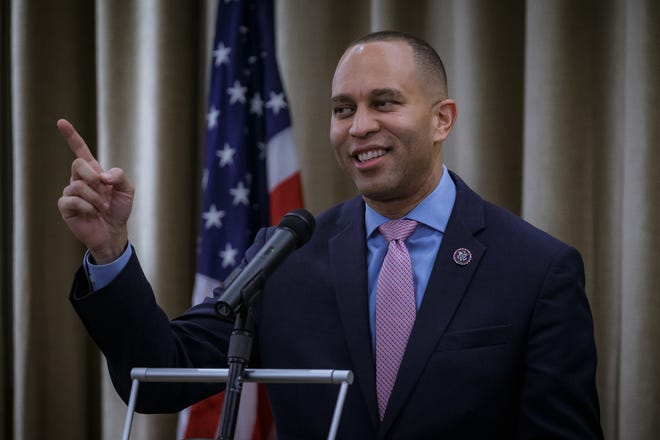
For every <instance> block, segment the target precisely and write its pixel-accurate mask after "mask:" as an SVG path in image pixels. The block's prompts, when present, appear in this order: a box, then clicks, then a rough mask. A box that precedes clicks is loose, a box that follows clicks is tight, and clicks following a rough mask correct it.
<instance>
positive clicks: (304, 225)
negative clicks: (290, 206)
mask: <svg viewBox="0 0 660 440" xmlns="http://www.w3.org/2000/svg"><path fill="white" fill-rule="evenodd" d="M277 226H278V227H279V228H285V229H288V230H290V231H291V232H293V235H294V236H295V237H296V249H297V248H299V247H300V246H302V245H303V244H305V243H307V242H308V241H309V239H310V238H311V236H312V233H313V232H314V227H315V226H316V220H314V216H313V215H312V214H310V213H309V211H307V210H305V209H294V210H293V211H291V212H288V213H287V214H285V215H284V217H282V220H280V223H279V224H278V225H277Z"/></svg>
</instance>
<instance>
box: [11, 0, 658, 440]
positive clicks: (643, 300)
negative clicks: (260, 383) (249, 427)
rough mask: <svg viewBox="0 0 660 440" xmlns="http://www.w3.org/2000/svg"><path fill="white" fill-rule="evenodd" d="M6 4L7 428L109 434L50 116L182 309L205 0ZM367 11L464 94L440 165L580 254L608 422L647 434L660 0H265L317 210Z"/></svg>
mask: <svg viewBox="0 0 660 440" xmlns="http://www.w3.org/2000/svg"><path fill="white" fill-rule="evenodd" d="M223 1H224V0H223ZM0 5H1V9H0V35H1V38H2V42H1V45H0V61H1V62H0V74H1V75H2V77H1V78H0V82H1V87H0V121H1V126H0V139H2V151H1V152H0V158H1V160H2V162H1V164H0V184H1V187H0V201H1V203H2V204H1V208H0V214H1V215H0V248H1V250H2V251H1V253H0V276H1V277H2V278H1V279H0V284H1V285H2V301H0V350H2V351H1V355H2V361H1V363H0V395H1V396H2V398H1V399H0V437H3V438H16V439H41V438H67V439H71V440H77V439H81V440H82V439H90V438H103V439H108V440H109V439H116V438H120V434H121V429H122V426H123V417H124V415H125V406H124V404H123V403H122V402H121V401H119V399H118V398H117V397H116V395H115V393H114V390H113V389H112V387H111V385H110V384H109V381H108V379H107V373H106V367H105V362H104V360H103V359H102V358H101V356H100V354H99V352H98V350H97V349H96V348H95V347H94V345H93V344H92V343H91V341H90V339H89V338H88V337H87V335H86V333H85V331H84V329H83V327H82V325H81V324H80V323H79V321H78V319H77V317H76V316H75V314H74V312H73V310H72V308H71V306H70V305H69V303H68V299H67V294H68V290H69V287H70V283H71V280H72V275H73V272H74V271H75V270H76V268H77V267H78V266H79V264H80V262H81V259H82V254H83V251H84V249H83V248H82V247H81V245H80V244H79V243H77V242H76V241H75V239H73V238H72V236H71V235H70V234H69V233H68V230H67V229H66V226H65V225H64V224H63V222H62V221H61V219H60V217H59V213H58V211H57V199H58V198H59V196H60V194H61V191H62V188H63V187H64V186H65V185H66V184H67V182H68V179H69V170H70V163H71V160H72V155H71V153H70V151H69V149H68V147H67V145H66V143H65V142H64V141H63V140H62V139H61V138H60V137H59V135H58V133H57V130H56V127H55V122H56V120H57V119H58V118H60V117H66V118H68V119H70V120H71V121H72V122H73V123H74V124H75V125H76V126H77V128H78V129H79V131H80V132H81V134H82V135H83V137H85V138H86V139H87V141H88V142H89V144H90V146H91V147H92V150H93V151H94V152H95V153H96V154H97V155H98V156H97V157H98V158H99V160H100V162H101V164H102V165H103V166H105V167H111V166H119V167H122V168H124V169H125V170H126V172H127V173H128V174H129V175H130V176H131V178H132V180H133V181H134V183H135V185H136V188H137V194H136V199H135V206H134V209H133V214H132V217H131V222H130V239H131V241H132V242H133V243H134V244H135V247H136V249H137V252H138V254H139V256H140V259H141V261H142V263H143V265H144V269H145V272H146V273H147V275H148V277H149V279H150V280H151V282H152V284H153V286H154V288H155V290H156V292H157V296H158V301H159V303H160V304H161V305H162V306H163V308H164V309H165V311H166V312H167V313H168V315H169V316H175V315H176V314H178V313H180V312H182V311H183V310H185V308H186V307H187V306H188V305H189V304H190V298H191V293H192V282H193V274H194V270H195V243H196V236H197V226H198V223H199V199H200V196H201V184H200V181H201V178H200V177H201V176H200V174H201V172H200V171H201V152H202V145H203V133H204V126H205V110H204V109H205V101H206V92H205V91H206V84H207V76H208V74H207V71H208V63H209V60H210V44H211V39H212V32H213V31H212V29H211V28H212V24H213V19H214V17H215V3H214V1H213V0H205V1H179V0H133V1H130V0H121V1H103V0H96V1H89V0H60V1H58V2H49V1H45V0H0ZM381 29H397V30H403V31H408V32H411V33H414V34H417V35H419V36H421V37H424V38H426V39H427V40H428V41H429V42H431V43H432V44H433V45H434V46H435V47H436V49H438V51H439V53H440V55H441V56H442V57H443V59H444V61H445V64H446V66H447V71H448V76H449V91H450V95H451V96H452V97H453V98H455V99H456V101H457V103H458V108H459V118H458V122H457V124H456V127H455V131H454V133H453V134H452V135H451V136H450V139H449V140H448V141H447V142H446V144H445V147H444V151H445V159H446V163H447V165H448V166H449V168H451V169H453V170H455V171H457V172H458V173H459V174H460V175H461V176H462V177H463V178H464V179H465V180H466V181H467V182H468V184H470V185H471V186H472V187H473V188H475V189H476V190H477V191H478V192H480V193H481V194H482V195H483V196H484V197H485V198H487V199H490V200H492V201H494V202H496V203H498V204H500V205H503V206H505V207H507V208H508V209H510V210H512V211H514V212H516V213H517V214H519V215H521V216H522V217H524V218H525V219H527V220H529V221H530V222H532V223H533V224H535V225H537V226H539V227H541V228H542V229H545V230H547V231H548V232H550V233H552V234H554V235H556V236H558V237H559V238H561V239H563V240H564V241H566V242H568V243H570V244H572V245H574V246H576V247H577V248H578V249H579V250H580V251H581V252H582V255H583V257H584V259H585V264H586V272H587V283H588V284H587V290H588V296H589V300H590V303H591V306H592V311H593V314H594V319H595V326H596V338H597V345H598V354H599V370H598V386H599V393H600V399H601V414H602V423H603V428H604V431H605V434H606V438H608V439H617V440H628V439H640V440H647V439H648V440H651V439H655V438H657V435H658V433H660V418H658V414H660V374H658V371H660V319H659V318H660V295H659V294H660V270H658V267H659V266H658V264H659V261H660V238H659V237H660V221H658V217H659V215H660V169H659V167H658V165H660V147H659V144H660V96H659V94H660V2H657V1H655V0H584V1H580V2H577V1H571V0H556V1H540V0H526V1H525V0H517V1H516V0H509V1H504V0H502V1H497V2H493V1H489V0H471V1H468V0H437V1H433V0H427V1H422V0H418V1H414V0H406V1H395V0H389V1H385V0H383V1H378V0H372V1H367V0H362V1H359V0H319V1H315V2H309V1H306V0H279V1H278V0H276V35H277V49H278V56H279V64H280V70H281V73H282V77H283V81H284V84H285V88H286V89H287V93H288V96H289V104H290V110H291V114H292V119H293V128H294V133H295V138H296V145H297V146H298V157H299V159H300V161H301V169H302V177H303V186H304V192H305V202H306V206H307V207H308V209H310V210H311V211H312V212H313V213H315V214H317V213H319V212H321V211H322V210H323V209H325V208H327V207H329V206H331V205H332V204H335V203H337V202H339V201H341V200H343V199H345V198H348V197H351V196H353V195H354V194H355V191H354V188H353V186H352V184H351V183H350V181H348V179H347V178H346V177H345V176H344V175H343V174H341V172H340V171H339V170H338V168H337V167H336V166H335V164H334V156H333V154H332V151H331V147H330V144H329V140H328V132H329V122H330V109H329V97H330V82H331V78H332V74H333V70H334V67H335V64H336V62H337V60H338V58H339V56H340V55H341V53H342V52H343V49H344V48H345V46H346V44H347V43H349V42H350V41H351V40H352V39H354V38H356V37H358V36H360V35H362V34H365V33H367V32H369V31H372V30H381ZM175 425H176V416H175V415H161V416H139V417H138V418H137V419H136V420H135V422H134V430H133V435H132V437H131V438H134V439H156V438H158V439H163V438H174V432H175Z"/></svg>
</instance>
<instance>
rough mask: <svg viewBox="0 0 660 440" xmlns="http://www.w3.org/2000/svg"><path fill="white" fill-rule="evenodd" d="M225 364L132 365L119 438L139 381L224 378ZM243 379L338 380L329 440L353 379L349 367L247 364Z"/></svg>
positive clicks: (125, 436)
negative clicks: (253, 366) (322, 367)
mask: <svg viewBox="0 0 660 440" xmlns="http://www.w3.org/2000/svg"><path fill="white" fill-rule="evenodd" d="M228 375H229V369H227V368H133V369H132V370H131V379H132V380H133V384H132V385H131V395H130V397H129V400H128V408H127V411H126V419H125V421H124V433H123V435H122V440H128V439H129V436H130V435H131V425H132V424H133V414H134V413H135V405H136V403H137V394H138V388H139V384H140V382H207V383H208V382H227V377H228ZM242 381H243V382H260V383H307V384H339V385H340V387H339V395H338V396H337V402H336V403H335V410H334V413H333V415H332V421H331V423H330V431H329V432H328V440H334V439H335V437H336V436H337V428H338V427H339V420H340V419H341V412H342V409H343V407H344V401H345V400H346V393H347V391H348V386H349V385H350V384H352V383H353V372H352V371H350V370H289V369H264V368H261V369H259V368H247V369H245V373H244V375H243V377H242Z"/></svg>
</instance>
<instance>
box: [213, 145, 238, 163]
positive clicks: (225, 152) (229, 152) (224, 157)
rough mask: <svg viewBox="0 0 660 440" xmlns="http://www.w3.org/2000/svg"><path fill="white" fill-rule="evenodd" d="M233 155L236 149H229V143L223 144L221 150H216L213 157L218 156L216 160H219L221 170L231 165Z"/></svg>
mask: <svg viewBox="0 0 660 440" xmlns="http://www.w3.org/2000/svg"><path fill="white" fill-rule="evenodd" d="M234 154H236V149H235V148H231V146H229V143H227V142H225V145H224V147H223V148H222V150H218V151H216V152H215V155H216V156H218V159H220V161H219V166H220V168H223V167H225V166H227V165H233V164H234Z"/></svg>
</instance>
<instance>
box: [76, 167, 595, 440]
mask: <svg viewBox="0 0 660 440" xmlns="http://www.w3.org/2000/svg"><path fill="white" fill-rule="evenodd" d="M452 178H453V180H454V181H455V183H456V186H457V196H456V202H455V205H454V209H453V211H452V214H451V217H450V219H449V223H448V225H447V229H446V232H445V235H444V238H443V240H442V244H441V246H440V249H439V251H438V255H437V257H436V260H435V264H434V268H433V272H432V274H431V276H430V279H429V283H428V287H427V290H426V293H425V296H424V300H423V302H422V304H421V306H420V309H419V311H418V314H417V318H416V321H415V324H414V327H413V330H412V333H411V336H410V341H409V343H408V346H407V348H406V352H405V354H404V357H403V360H402V363H401V367H400V371H399V375H398V377H397V380H396V383H395V385H394V389H393V391H392V394H391V397H390V402H389V405H388V408H387V410H386V413H385V415H384V418H383V420H382V421H379V420H378V411H377V404H376V388H375V367H374V356H373V352H372V343H371V336H370V331H369V319H368V308H367V269H366V237H365V227H364V202H363V201H362V200H361V199H360V198H355V199H353V200H350V201H348V202H346V203H343V204H340V205H337V206H335V207H333V208H331V209H329V210H328V211H326V212H324V213H323V214H321V215H319V216H318V217H317V227H316V231H315V233H314V234H313V236H312V238H311V240H310V241H309V242H308V243H307V244H306V245H304V246H303V247H302V248H300V249H299V250H297V251H295V252H294V253H292V254H291V255H290V256H289V257H287V258H286V259H285V260H284V262H283V263H282V264H281V266H280V267H279V268H278V269H277V270H276V271H275V272H274V273H273V274H272V275H271V276H270V278H269V279H268V280H267V283H266V286H265V289H264V291H263V293H262V294H261V295H260V296H259V297H258V298H257V299H256V300H255V303H254V314H255V318H256V323H257V337H256V340H255V347H254V353H253V358H252V362H251V365H250V366H251V367H262V368H330V369H349V370H352V371H353V372H354V373H355V381H354V383H353V385H352V386H350V387H349V392H348V395H347V400H346V404H345V407H344V411H343V416H342V422H341V424H340V427H339V433H338V437H339V438H342V439H375V438H378V439H435V438H443V439H472V438H475V439H476V438H479V439H484V438H488V439H499V438H501V439H514V438H521V439H528V438H530V439H531V438H557V439H559V438H561V439H591V438H602V432H601V428H600V422H599V406H598V397H597V393H596V386H595V371H596V350H595V344H594V335H593V322H592V318H591V312H590V310H589V305H588V302H587V298H586V296H585V292H584V269H583V265H582V260H581V257H580V255H579V253H578V252H577V251H576V250H575V249H574V248H572V247H569V246H567V245H565V244H563V243H561V242H560V241H558V240H556V239H554V238H552V237H551V236H549V235H548V234H546V233H544V232H542V231H540V230H538V229H536V228H534V227H533V226H531V225H529V224H528V223H526V222H524V221H523V220H521V219H520V218H518V217H516V216H514V215H513V214H511V213H509V212H507V211H505V210H503V209H501V208H498V207H496V206H494V205H492V204H490V203H488V202H486V201H483V200H482V199H481V198H480V197H479V196H478V195H477V194H476V193H474V192H473V191H472V190H470V189H469V188H468V187H467V185H465V183H463V182H462V181H461V180H460V178H458V177H457V176H456V175H455V174H453V173H452ZM270 233H272V229H269V230H262V231H260V233H259V234H258V236H257V239H256V240H255V243H254V245H253V246H252V247H251V248H250V250H249V251H248V252H247V255H246V258H247V260H249V259H250V258H251V257H252V256H253V255H254V254H255V253H256V251H258V249H259V248H260V247H261V246H262V245H263V243H264V242H265V240H267V238H268V236H269V234H270ZM458 248H465V249H468V250H469V251H470V252H471V254H472V259H471V261H470V262H469V263H468V264H467V265H459V264H457V263H456V262H455V261H454V258H453V254H454V251H455V250H456V249H458ZM71 301H72V303H73V304H74V307H75V308H76V310H77V312H78V313H79V315H80V316H81V319H82V320H83V322H84V324H85V326H86V327H87V329H88V331H89V333H90V335H91V336H92V337H93V339H94V340H95V341H96V343H97V344H98V345H99V347H100V348H101V350H102V351H103V353H104V354H105V356H106V358H107V361H108V366H109V370H110V374H111V377H112V379H113V382H114V384H115V387H116V388H117V391H118V392H119V394H120V395H121V396H122V397H123V398H124V399H125V400H127V398H128V395H129V389H130V379H129V372H130V369H131V368H132V367H196V368H202V367H226V355H225V354H226V348H227V342H228V334H229V332H230V330H231V327H232V325H231V324H228V323H226V322H224V321H222V320H220V319H219V318H218V316H217V315H216V314H215V312H214V309H213V301H207V302H205V303H203V304H201V305H199V306H196V307H193V308H192V309H190V310H189V311H187V312H186V313H184V314H183V315H182V316H180V317H178V318H176V319H174V320H172V321H171V322H170V321H169V320H168V319H167V317H166V316H165V314H164V313H163V312H162V310H161V309H160V308H159V307H158V306H157V305H156V302H155V300H154V296H153V293H152V291H151V288H150V286H149V284H148V282H147V280H146V279H145V277H144V275H143V274H142V271H141V269H140V266H139V263H138V261H137V257H136V256H135V254H134V256H133V258H132V259H131V261H130V263H129V264H128V266H127V267H126V268H125V269H124V271H123V272H122V273H121V274H120V275H119V276H118V277H117V278H116V279H115V280H114V281H113V282H112V283H110V285H108V286H107V287H105V288H103V289H101V290H100V291H98V292H94V293H93V294H90V292H89V286H88V282H87V279H86V277H85V274H84V272H83V271H82V270H81V271H79V272H78V274H77V275H76V279H75V281H74V286H73V289H72V295H71ZM220 388H221V386H220V385H209V384H196V385H185V384H153V383H148V384H143V385H142V386H141V388H140V399H139V402H138V408H139V410H141V411H143V412H170V411H177V410H179V409H180V408H183V407H185V406H187V405H189V404H191V403H192V402H194V401H196V400H199V399H200V398H202V397H205V396H206V395H209V394H211V393H214V392H216V391H218V390H219V389H220ZM268 391H269V397H270V400H271V404H272V408H273V411H274V416H275V422H276V427H277V431H278V434H279V438H280V440H284V439H317V438H325V437H326V436H327V432H328V428H329V424H330V420H331V417H332V411H333V407H334V402H335V400H336V398H337V392H338V387H337V386H336V385H269V387H268Z"/></svg>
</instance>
